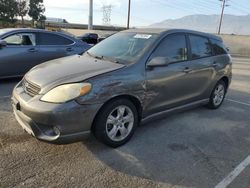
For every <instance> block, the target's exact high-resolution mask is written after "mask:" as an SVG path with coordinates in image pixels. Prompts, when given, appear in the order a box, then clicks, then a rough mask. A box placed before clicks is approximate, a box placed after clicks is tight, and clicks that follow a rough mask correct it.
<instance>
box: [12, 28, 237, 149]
mask: <svg viewBox="0 0 250 188" xmlns="http://www.w3.org/2000/svg"><path fill="white" fill-rule="evenodd" d="M41 75H43V76H41ZM231 77H232V60H231V57H230V55H229V54H228V52H227V50H226V48H225V46H224V44H223V41H222V39H221V38H219V37H217V36H214V35H211V34H205V33H201V32H196V31H190V30H181V29H171V30H161V29H134V30H127V31H123V32H119V33H117V34H115V35H113V36H111V37H109V38H107V39H106V40H104V41H103V42H101V43H98V44H97V45H95V46H94V47H92V48H91V49H89V50H88V51H87V52H86V53H84V54H83V55H82V56H71V57H66V58H61V59H57V60H53V61H50V62H48V63H44V64H41V65H38V66H36V67H35V68H33V69H32V70H31V71H30V72H28V73H27V74H26V75H25V77H24V78H23V80H22V81H21V82H20V83H19V84H18V85H17V86H16V87H15V89H14V91H13V96H12V101H13V102H12V103H13V109H14V114H15V117H16V119H17V121H18V122H19V123H20V125H21V126H22V127H23V129H25V130H26V131H27V132H28V133H30V134H33V135H34V136H35V137H37V138H38V139H40V140H45V141H49V142H55V143H62V142H65V141H67V142H68V141H73V140H77V139H80V138H81V137H82V136H83V135H84V134H86V133H90V132H92V133H93V134H94V135H95V136H96V138H97V139H98V140H100V141H102V142H104V143H105V144H107V145H109V146H112V147H118V146H120V145H122V144H124V143H126V142H127V141H128V140H129V139H130V138H131V137H132V135H133V133H134V131H135V129H136V127H137V125H138V124H139V123H140V122H141V121H144V120H148V119H150V118H152V117H155V116H158V115H163V114H164V115H166V114H167V113H168V112H172V111H178V110H180V109H186V108H189V107H193V106H197V105H207V106H208V107H209V108H212V109H216V108H218V107H220V106H221V104H222V102H223V100H224V97H225V95H226V93H227V89H228V87H229V84H230V82H231ZM159 144H160V143H159Z"/></svg>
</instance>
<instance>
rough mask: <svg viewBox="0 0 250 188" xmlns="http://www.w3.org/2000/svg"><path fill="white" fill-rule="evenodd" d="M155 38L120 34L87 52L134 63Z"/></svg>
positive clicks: (153, 36)
mask: <svg viewBox="0 0 250 188" xmlns="http://www.w3.org/2000/svg"><path fill="white" fill-rule="evenodd" d="M157 36H158V35H157V34H141V33H140V34H139V33H126V32H121V33H117V34H115V35H112V36H111V37H109V38H107V39H105V40H104V41H102V42H100V43H98V44H97V45H95V46H94V47H92V48H91V49H90V50H88V53H89V54H92V55H93V56H98V57H107V58H112V59H116V60H117V61H120V60H122V61H125V62H134V61H137V60H138V59H139V58H140V57H141V56H142V55H143V54H144V52H145V51H146V50H147V49H148V47H149V46H150V45H151V44H152V43H153V42H154V41H155V40H156V38H157Z"/></svg>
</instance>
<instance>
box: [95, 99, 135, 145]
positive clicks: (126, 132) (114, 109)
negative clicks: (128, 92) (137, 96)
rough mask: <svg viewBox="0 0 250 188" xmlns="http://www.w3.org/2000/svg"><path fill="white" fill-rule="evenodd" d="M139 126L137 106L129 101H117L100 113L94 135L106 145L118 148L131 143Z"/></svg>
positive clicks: (110, 103)
mask: <svg viewBox="0 0 250 188" xmlns="http://www.w3.org/2000/svg"><path fill="white" fill-rule="evenodd" d="M137 124H138V113H137V109H136V107H135V105H134V104H133V103H132V102H130V101H129V100H127V99H117V100H114V101H111V102H109V103H108V104H106V105H105V106H104V107H103V108H102V110H101V111H100V112H99V113H98V115H97V117H96V121H95V125H94V135H95V136H96V138H97V139H98V140H100V141H102V142H103V143H104V144H106V145H109V146H111V147H118V146H121V145H123V144H125V143H126V142H127V141H129V139H130V138H131V137H132V136H133V133H134V131H135V128H136V127H137Z"/></svg>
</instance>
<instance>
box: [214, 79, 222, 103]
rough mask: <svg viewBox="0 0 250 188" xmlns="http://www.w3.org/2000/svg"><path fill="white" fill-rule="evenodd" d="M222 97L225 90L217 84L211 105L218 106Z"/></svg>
mask: <svg viewBox="0 0 250 188" xmlns="http://www.w3.org/2000/svg"><path fill="white" fill-rule="evenodd" d="M224 95H225V88H224V86H223V85H222V84H219V85H218V86H217V87H216V88H215V90H214V98H213V103H214V105H215V106H219V105H220V104H221V103H222V101H223V98H224Z"/></svg>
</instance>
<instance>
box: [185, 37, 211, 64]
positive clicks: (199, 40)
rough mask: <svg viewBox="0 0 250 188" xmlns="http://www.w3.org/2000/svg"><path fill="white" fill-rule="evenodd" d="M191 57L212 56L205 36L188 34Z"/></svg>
mask: <svg viewBox="0 0 250 188" xmlns="http://www.w3.org/2000/svg"><path fill="white" fill-rule="evenodd" d="M189 39H190V45H191V49H192V59H198V58H202V57H208V56H212V49H211V46H210V43H209V40H208V39H207V38H205V37H201V36H196V35H190V36H189Z"/></svg>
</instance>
